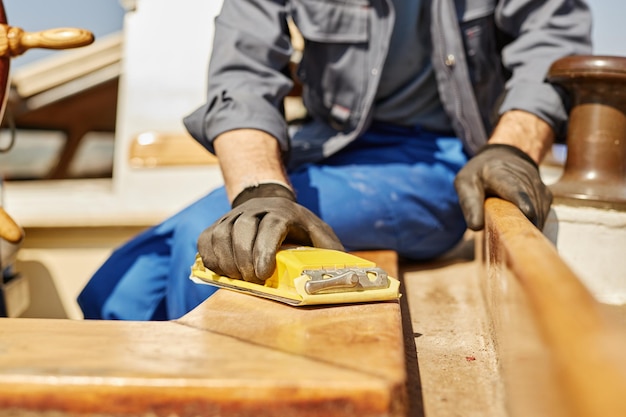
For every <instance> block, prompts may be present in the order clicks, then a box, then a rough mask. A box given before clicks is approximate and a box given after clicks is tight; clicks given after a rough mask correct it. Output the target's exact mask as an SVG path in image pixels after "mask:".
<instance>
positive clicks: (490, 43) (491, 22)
mask: <svg viewBox="0 0 626 417" xmlns="http://www.w3.org/2000/svg"><path fill="white" fill-rule="evenodd" d="M472 3H475V5H473V4H472ZM467 6H468V7H467V9H466V10H464V12H463V13H462V14H459V16H458V17H459V20H460V22H459V26H460V29H461V36H462V38H463V45H464V47H465V56H466V60H467V66H468V71H469V75H470V79H471V82H472V85H473V87H474V93H475V95H476V100H477V102H478V105H479V108H481V109H482V111H481V112H482V113H483V122H484V123H485V125H486V127H487V130H488V131H489V130H490V128H491V125H493V122H494V120H495V114H494V113H493V112H492V111H491V110H495V107H496V103H497V101H498V100H499V98H500V96H501V95H502V93H503V91H504V82H505V74H504V68H503V67H502V63H501V60H500V51H499V45H498V41H497V39H498V33H497V32H498V30H497V28H496V25H495V19H494V11H495V3H494V2H493V1H491V2H489V1H488V2H485V1H473V2H472V1H471V0H470V1H468V2H467ZM472 6H474V7H472ZM487 109H489V111H487Z"/></svg>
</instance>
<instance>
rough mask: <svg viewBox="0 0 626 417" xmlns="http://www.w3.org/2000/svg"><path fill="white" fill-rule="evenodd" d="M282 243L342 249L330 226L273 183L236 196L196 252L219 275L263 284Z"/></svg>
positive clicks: (205, 235)
mask: <svg viewBox="0 0 626 417" xmlns="http://www.w3.org/2000/svg"><path fill="white" fill-rule="evenodd" d="M283 242H286V243H294V244H301V245H312V246H315V247H319V248H324V249H336V250H343V246H342V244H341V243H340V241H339V239H338V238H337V236H336V235H335V233H334V232H333V230H332V229H331V227H330V226H329V225H328V224H326V223H324V222H323V221H322V220H321V219H320V218H319V217H317V216H316V215H315V214H314V213H313V212H311V211H310V210H308V209H307V208H305V207H304V206H301V205H300V204H298V203H297V202H296V199H295V196H294V194H293V192H292V191H291V190H289V189H288V188H286V187H284V186H282V185H279V184H274V183H270V184H261V185H259V186H255V187H250V188H247V189H245V190H244V191H242V192H241V193H240V194H239V195H238V196H237V197H235V199H234V200H233V203H232V210H231V211H230V212H228V213H227V214H226V215H225V216H223V217H222V218H221V219H219V220H218V221H217V222H216V223H215V224H213V225H212V226H210V227H209V228H208V229H206V230H205V231H204V232H202V234H201V235H200V237H199V239H198V252H199V253H200V256H201V257H202V261H203V263H204V266H205V267H207V268H208V269H210V270H211V271H213V272H215V273H217V274H219V275H225V276H228V277H230V278H235V279H243V280H246V281H250V282H255V283H263V282H265V280H266V279H267V278H269V277H270V276H271V275H272V273H273V272H274V269H275V268H276V252H277V251H278V249H279V248H280V246H281V245H282V244H283Z"/></svg>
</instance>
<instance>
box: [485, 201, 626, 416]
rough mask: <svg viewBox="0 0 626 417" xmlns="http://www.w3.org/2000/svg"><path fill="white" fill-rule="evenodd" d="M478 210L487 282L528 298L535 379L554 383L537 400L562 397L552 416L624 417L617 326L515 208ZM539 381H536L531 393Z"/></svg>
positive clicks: (621, 342) (624, 373)
mask: <svg viewBox="0 0 626 417" xmlns="http://www.w3.org/2000/svg"><path fill="white" fill-rule="evenodd" d="M485 209H486V219H485V220H486V230H485V234H486V235H485V247H486V250H485V253H484V262H485V264H486V268H487V273H488V274H489V277H490V278H489V279H492V280H494V284H493V285H494V286H498V285H499V286H501V287H502V288H500V289H499V291H501V292H507V291H508V292H514V289H509V288H507V281H506V279H504V278H506V276H507V274H510V275H511V276H513V277H514V280H515V283H517V284H519V286H520V288H521V290H522V293H523V296H524V298H525V300H527V303H528V306H529V311H530V314H531V316H532V317H530V318H529V319H530V320H532V321H534V323H535V326H536V327H537V329H538V331H539V333H540V334H541V336H542V338H543V339H544V341H545V346H546V347H547V350H548V357H547V359H548V360H547V361H546V364H545V366H543V369H542V372H541V374H540V375H541V376H542V377H544V376H545V374H546V373H548V372H551V370H550V368H554V369H553V372H554V376H553V377H554V379H555V380H556V381H555V383H554V384H553V385H551V386H550V385H548V386H547V387H548V388H549V390H544V391H543V392H540V393H539V394H540V396H541V397H548V398H549V399H553V398H556V397H559V396H562V397H561V398H562V399H563V402H562V403H561V404H559V408H558V410H557V411H556V412H558V415H559V416H560V415H565V416H569V415H577V416H579V417H592V416H604V417H606V416H614V417H618V416H625V415H626V359H625V358H624V351H626V337H625V334H624V332H623V328H621V327H620V326H619V325H618V324H617V322H616V321H614V320H613V319H614V318H613V317H609V316H608V315H607V312H606V309H604V308H603V307H602V306H601V305H600V304H599V303H598V302H597V301H596V300H595V299H594V298H593V297H592V295H591V294H590V293H589V291H588V290H587V289H586V288H585V287H584V286H583V284H582V283H581V281H580V280H579V279H578V277H576V275H575V274H574V273H573V272H572V270H571V269H570V268H569V267H568V266H567V265H566V264H565V263H564V262H563V261H562V260H561V258H560V257H559V255H558V253H557V251H556V248H554V246H553V245H552V243H550V242H549V241H548V239H547V238H546V237H545V236H544V235H543V234H542V233H541V232H540V231H539V230H538V229H536V228H535V227H534V226H532V224H531V223H530V222H529V221H528V220H527V219H526V218H525V217H524V216H523V215H522V214H521V212H520V211H519V210H518V209H517V208H516V207H515V206H513V205H512V204H511V203H508V202H505V201H503V200H499V199H489V200H488V201H487V203H486V206H485ZM616 273H621V271H616ZM492 293H493V291H492ZM505 296H506V295H505ZM509 303H510V300H509ZM494 319H496V320H498V319H503V320H505V323H504V325H505V326H506V325H507V321H506V320H509V321H510V318H509V317H494ZM496 327H497V325H496ZM527 337H529V338H532V335H530V334H527ZM518 340H519V342H520V343H522V344H523V343H525V342H524V338H523V335H518ZM501 353H502V352H501ZM504 354H506V352H505V353H504ZM501 356H502V355H501ZM502 360H503V358H501V361H502ZM517 365H518V366H519V364H517ZM529 366H532V364H529ZM535 366H536V364H535ZM540 383H541V381H535V383H534V385H535V387H536V386H537V385H538V384H540ZM546 393H548V394H547V395H546ZM551 415H557V414H551Z"/></svg>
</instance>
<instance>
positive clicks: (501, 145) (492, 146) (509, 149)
mask: <svg viewBox="0 0 626 417" xmlns="http://www.w3.org/2000/svg"><path fill="white" fill-rule="evenodd" d="M491 149H502V150H505V151H507V152H510V153H512V154H514V155H517V156H519V157H520V158H522V159H523V160H525V161H528V162H529V163H530V164H532V166H534V167H535V169H537V171H539V165H537V163H536V162H535V160H534V159H532V158H531V157H530V156H529V155H528V154H527V153H526V152H524V151H523V150H521V149H520V148H518V147H517V146H513V145H507V144H505V143H491V144H487V145H485V146H483V147H482V148H480V150H479V151H478V152H477V153H476V155H478V154H481V153H484V152H486V151H489V150H491Z"/></svg>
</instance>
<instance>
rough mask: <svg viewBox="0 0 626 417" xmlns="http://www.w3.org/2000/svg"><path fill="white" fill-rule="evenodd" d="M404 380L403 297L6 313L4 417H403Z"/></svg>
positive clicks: (222, 297)
mask: <svg viewBox="0 0 626 417" xmlns="http://www.w3.org/2000/svg"><path fill="white" fill-rule="evenodd" d="M405 380H406V376H405V364H404V352H403V340H402V329H401V320H400V314H399V305H398V303H396V302H393V303H373V304H363V305H351V306H335V307H331V308H310V309H295V308H292V307H289V306H286V305H283V304H279V303H275V302H273V301H269V300H264V299H260V298H257V297H253V296H249V295H243V294H239V293H235V292H230V291H227V290H220V291H218V292H217V293H216V294H215V295H214V296H212V297H211V298H209V299H208V300H207V301H205V302H204V303H203V304H201V305H200V306H199V307H198V308H197V309H195V310H194V311H193V312H191V313H190V314H188V315H187V316H185V317H183V318H181V319H180V320H177V321H170V322H148V323H140V322H113V321H69V320H39V319H0V415H3V412H4V411H7V410H10V412H11V413H22V414H23V413H34V414H42V413H48V414H49V413H58V414H59V415H79V414H85V413H88V414H100V415H118V416H119V415H128V416H130V415H151V416H170V415H177V416H197V415H220V416H402V415H404V414H405V411H406V393H405ZM2 410H4V411H2ZM7 412H8V411H7Z"/></svg>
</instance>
